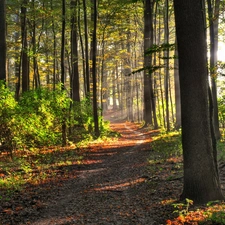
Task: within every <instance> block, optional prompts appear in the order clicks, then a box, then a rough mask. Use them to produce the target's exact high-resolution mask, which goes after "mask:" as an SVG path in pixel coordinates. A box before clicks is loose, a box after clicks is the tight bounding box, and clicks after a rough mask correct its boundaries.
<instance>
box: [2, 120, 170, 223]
mask: <svg viewBox="0 0 225 225" xmlns="http://www.w3.org/2000/svg"><path fill="white" fill-rule="evenodd" d="M111 127H112V129H113V130H115V131H118V132H120V133H121V137H119V138H118V139H115V140H114V141H111V142H105V143H101V144H99V143H98V144H96V145H95V146H93V145H91V146H90V148H89V149H88V150H87V151H86V156H85V159H84V161H83V162H82V163H81V164H80V165H71V166H68V168H61V170H62V179H61V180H60V179H58V180H57V181H56V182H52V183H48V184H43V185H39V186H35V187H29V188H27V190H25V191H24V192H23V193H20V194H18V199H16V200H15V202H14V203H15V204H17V205H18V204H22V205H26V207H24V206H23V209H21V210H18V212H16V213H13V214H12V215H7V216H8V217H7V218H4V220H5V219H7V220H10V223H3V225H6V224H11V225H14V224H20V225H22V224H23V225H24V224H32V225H53V224H54V225H66V224H74V225H79V224H85V225H88V224H93V225H94V224H96V225H100V224H102V225H110V224H118V225H119V224H122V225H125V224H127V225H132V224H135V225H136V224H140V225H142V224H143V225H145V224H148V225H151V224H159V223H158V222H157V223H156V222H154V219H153V217H154V216H155V215H154V214H155V212H156V211H155V210H157V207H158V206H159V204H161V203H160V202H161V197H160V196H161V191H160V190H158V192H157V194H156V186H157V185H156V184H155V183H154V182H152V183H151V184H150V181H149V179H150V177H151V176H152V175H153V174H151V171H149V170H148V169H147V160H148V158H149V156H150V154H151V152H152V150H151V148H150V142H151V134H150V131H146V130H144V129H140V128H139V127H138V126H137V125H135V124H133V123H128V122H114V123H112V124H111ZM65 170H67V171H69V173H70V176H69V178H67V179H65V178H64V177H63V176H64V175H63V171H65ZM162 192H163V193H164V195H165V194H167V195H168V193H166V191H165V190H162ZM170 192H171V191H170V190H169V193H170ZM21 201H22V203H19V202H21ZM12 208H13V207H12ZM14 208H16V206H14ZM15 211H16V210H15ZM159 216H160V215H159ZM7 220H5V221H7Z"/></svg>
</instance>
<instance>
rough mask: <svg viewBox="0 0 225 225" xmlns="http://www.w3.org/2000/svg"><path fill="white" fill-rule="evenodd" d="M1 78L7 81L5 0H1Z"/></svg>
mask: <svg viewBox="0 0 225 225" xmlns="http://www.w3.org/2000/svg"><path fill="white" fill-rule="evenodd" d="M0 15H1V17H2V18H1V20H0V30H1V35H0V52H1V54H0V80H2V81H4V82H6V16H5V0H1V1H0Z"/></svg>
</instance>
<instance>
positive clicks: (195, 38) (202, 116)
mask: <svg viewBox="0 0 225 225" xmlns="http://www.w3.org/2000/svg"><path fill="white" fill-rule="evenodd" d="M174 8H175V20H176V31H177V42H178V54H179V73H180V74H179V76H180V87H181V112H182V144H183V154H184V189H183V194H182V198H189V199H192V200H194V202H196V203H201V202H208V201H211V200H216V199H223V195H222V193H221V188H220V183H219V180H218V176H217V172H216V165H215V163H214V160H213V146H212V137H211V132H210V129H211V128H210V119H209V118H210V117H209V105H208V78H207V67H206V39H205V30H204V19H203V15H202V6H201V1H197V2H196V1H195V0H189V1H180V0H174Z"/></svg>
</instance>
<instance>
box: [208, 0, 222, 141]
mask: <svg viewBox="0 0 225 225" xmlns="http://www.w3.org/2000/svg"><path fill="white" fill-rule="evenodd" d="M207 3H208V16H209V23H210V24H209V33H210V60H209V67H210V77H211V91H212V100H213V113H212V117H213V124H214V132H215V137H216V139H217V140H218V139H220V130H219V117H218V103H217V84H216V79H217V68H216V66H217V50H218V37H217V36H216V35H218V15H217V16H216V15H214V14H219V2H218V1H216V4H215V6H216V9H215V13H213V9H212V3H211V0H207ZM215 30H216V33H215Z"/></svg>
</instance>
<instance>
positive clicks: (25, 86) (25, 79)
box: [21, 0, 30, 92]
mask: <svg viewBox="0 0 225 225" xmlns="http://www.w3.org/2000/svg"><path fill="white" fill-rule="evenodd" d="M21 35H22V54H21V61H22V92H25V91H28V90H29V83H30V80H29V60H28V52H27V51H28V43H27V0H24V1H23V5H22V6H21Z"/></svg>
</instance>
